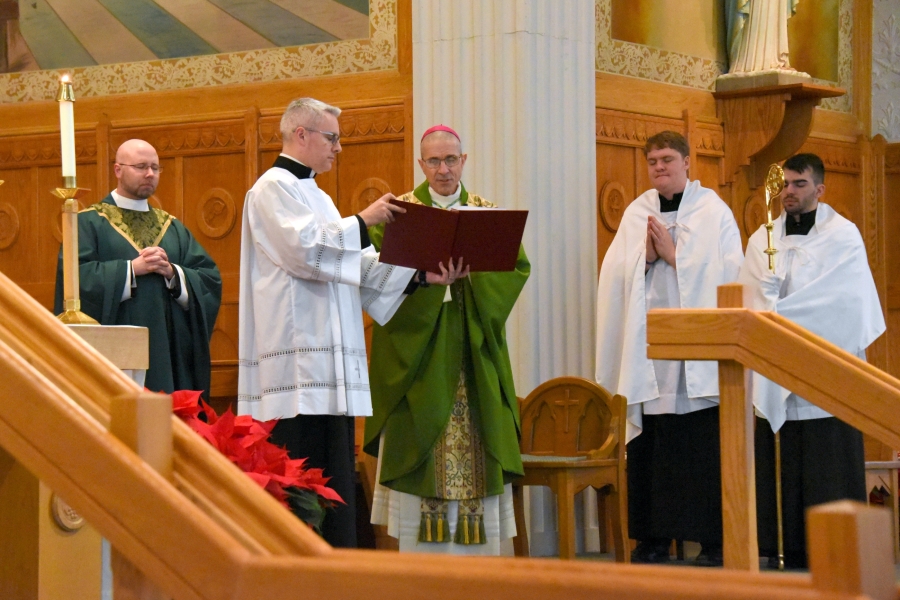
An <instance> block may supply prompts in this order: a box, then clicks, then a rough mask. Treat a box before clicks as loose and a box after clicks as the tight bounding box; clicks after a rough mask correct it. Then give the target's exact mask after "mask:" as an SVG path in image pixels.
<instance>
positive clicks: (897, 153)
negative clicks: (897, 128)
mask: <svg viewBox="0 0 900 600" xmlns="http://www.w3.org/2000/svg"><path fill="white" fill-rule="evenodd" d="M884 172H885V173H890V174H892V175H893V174H895V173H900V143H897V144H888V145H887V148H886V149H885V152H884Z"/></svg>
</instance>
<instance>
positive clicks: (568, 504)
mask: <svg viewBox="0 0 900 600" xmlns="http://www.w3.org/2000/svg"><path fill="white" fill-rule="evenodd" d="M554 491H555V492H556V514H557V527H558V529H559V557H560V558H568V559H571V558H575V493H574V492H573V486H572V484H571V482H570V481H569V480H568V478H567V477H566V476H565V474H561V475H560V476H559V478H558V480H557V484H556V489H555V490H554Z"/></svg>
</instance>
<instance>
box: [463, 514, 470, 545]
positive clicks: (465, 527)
mask: <svg viewBox="0 0 900 600" xmlns="http://www.w3.org/2000/svg"><path fill="white" fill-rule="evenodd" d="M468 543H469V515H466V519H465V521H463V544H468Z"/></svg>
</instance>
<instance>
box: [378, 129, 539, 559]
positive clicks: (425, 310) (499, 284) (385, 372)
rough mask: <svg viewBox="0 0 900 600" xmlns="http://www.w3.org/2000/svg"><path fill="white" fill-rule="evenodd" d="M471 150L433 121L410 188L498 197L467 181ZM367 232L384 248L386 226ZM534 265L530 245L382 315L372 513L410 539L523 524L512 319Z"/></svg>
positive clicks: (480, 547) (467, 201)
mask: <svg viewBox="0 0 900 600" xmlns="http://www.w3.org/2000/svg"><path fill="white" fill-rule="evenodd" d="M465 162H466V155H465V154H463V152H462V144H461V141H460V139H459V135H458V134H457V133H456V132H455V131H453V130H452V129H450V128H449V127H445V126H443V125H440V126H436V127H432V128H431V129H429V130H428V131H426V132H425V135H424V136H423V137H422V142H421V159H420V160H419V166H420V167H421V168H422V171H423V172H424V173H425V177H426V181H425V182H424V183H422V185H420V186H419V187H418V188H416V189H415V190H414V191H412V192H410V193H408V194H405V195H403V196H401V197H400V200H403V201H406V202H415V203H420V204H425V205H428V206H435V207H440V208H444V209H449V208H452V207H453V206H456V205H468V206H482V207H494V206H495V205H494V204H492V203H490V202H488V201H487V200H485V199H483V198H481V197H479V196H476V195H475V194H471V193H469V192H468V191H467V190H466V188H465V187H464V186H463V185H462V183H461V182H460V178H461V176H462V170H463V166H464V165H465ZM369 235H370V238H371V240H372V243H373V244H375V246H376V247H378V248H380V246H381V241H382V239H383V226H377V227H373V228H371V229H370V232H369ZM462 261H463V262H464V261H465V257H462ZM456 266H458V265H456ZM466 272H467V270H466ZM529 272H530V265H529V263H528V259H527V258H526V256H525V253H524V251H523V250H521V249H520V251H519V259H518V262H517V264H516V268H515V270H513V271H510V272H480V273H471V274H469V275H468V276H467V277H466V276H464V275H465V272H464V273H463V276H461V277H459V278H458V279H456V281H454V282H453V283H451V284H450V285H431V286H422V287H420V288H419V289H417V290H415V291H414V293H412V294H410V295H409V296H408V297H407V299H406V300H405V301H404V302H403V304H402V305H401V306H400V308H399V309H398V310H397V313H396V314H395V315H394V316H393V318H391V320H390V321H388V322H387V323H386V324H385V325H377V324H376V325H375V326H374V330H373V334H372V353H371V356H372V359H371V367H370V373H371V375H370V377H371V386H372V404H373V413H374V415H373V416H372V417H371V418H369V419H367V420H366V440H365V441H366V445H365V450H366V452H369V453H370V454H373V455H377V456H378V457H379V461H378V486H377V489H376V492H375V500H374V503H373V508H372V522H373V523H376V524H382V525H387V527H388V533H389V534H390V535H391V536H393V537H396V538H398V539H399V541H400V550H401V551H406V552H436V553H448V554H482V555H498V554H499V553H500V542H501V540H503V539H507V538H510V537H514V536H515V535H516V530H515V522H514V519H513V508H512V491H511V486H510V482H511V481H512V480H513V479H515V478H516V477H518V476H520V475H521V474H522V462H521V457H520V454H519V433H520V432H519V411H518V404H517V398H516V392H515V389H514V386H513V377H512V369H511V366H510V360H509V353H508V349H507V345H506V331H505V324H506V319H507V317H508V316H509V313H510V311H511V310H512V308H513V305H514V304H515V302H516V299H517V298H518V296H519V292H520V291H521V290H522V287H523V286H524V285H525V281H526V280H527V279H528V275H529Z"/></svg>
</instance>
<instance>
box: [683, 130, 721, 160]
mask: <svg viewBox="0 0 900 600" xmlns="http://www.w3.org/2000/svg"><path fill="white" fill-rule="evenodd" d="M695 135H696V136H697V139H696V140H691V142H692V143H693V145H694V147H695V148H696V149H697V154H700V155H703V156H717V157H718V156H725V130H724V129H723V128H722V126H721V125H718V124H712V123H698V124H697V128H696V134H695Z"/></svg>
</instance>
